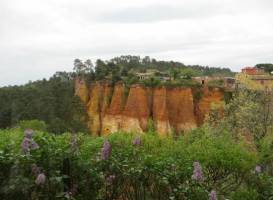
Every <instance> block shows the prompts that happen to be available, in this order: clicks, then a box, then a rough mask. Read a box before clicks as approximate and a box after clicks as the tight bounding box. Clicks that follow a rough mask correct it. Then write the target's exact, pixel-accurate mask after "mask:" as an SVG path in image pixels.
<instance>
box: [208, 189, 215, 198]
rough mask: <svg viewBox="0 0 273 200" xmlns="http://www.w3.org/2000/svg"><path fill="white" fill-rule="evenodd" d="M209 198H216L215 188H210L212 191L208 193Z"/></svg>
mask: <svg viewBox="0 0 273 200" xmlns="http://www.w3.org/2000/svg"><path fill="white" fill-rule="evenodd" d="M209 200H217V194H216V191H215V190H212V191H211V192H210V193H209Z"/></svg>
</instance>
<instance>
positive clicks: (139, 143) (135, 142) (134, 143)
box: [133, 136, 142, 146]
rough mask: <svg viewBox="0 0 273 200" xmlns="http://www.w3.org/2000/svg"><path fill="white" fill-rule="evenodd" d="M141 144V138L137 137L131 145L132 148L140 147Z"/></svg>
mask: <svg viewBox="0 0 273 200" xmlns="http://www.w3.org/2000/svg"><path fill="white" fill-rule="evenodd" d="M141 144H142V142H141V138H140V137H139V136H138V137H136V138H135V139H134V140H133V145H134V146H140V145H141Z"/></svg>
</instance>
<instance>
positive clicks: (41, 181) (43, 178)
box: [35, 173, 46, 185]
mask: <svg viewBox="0 0 273 200" xmlns="http://www.w3.org/2000/svg"><path fill="white" fill-rule="evenodd" d="M45 181H46V176H45V174H44V173H40V174H39V175H38V176H37V178H36V180H35V183H36V185H43V184H44V183H45Z"/></svg>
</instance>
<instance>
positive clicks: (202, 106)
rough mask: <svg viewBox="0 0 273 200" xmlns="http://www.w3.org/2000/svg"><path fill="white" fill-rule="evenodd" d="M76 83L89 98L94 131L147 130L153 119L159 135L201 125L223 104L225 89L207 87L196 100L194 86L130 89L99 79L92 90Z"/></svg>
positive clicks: (139, 87)
mask: <svg viewBox="0 0 273 200" xmlns="http://www.w3.org/2000/svg"><path fill="white" fill-rule="evenodd" d="M75 85H76V90H77V91H78V92H76V95H79V96H80V98H81V99H82V101H83V102H87V103H86V107H87V113H88V116H89V127H90V132H91V133H92V134H93V135H107V134H109V133H111V132H116V131H119V130H122V131H126V132H140V133H143V132H145V131H147V125H148V121H149V119H152V120H153V123H154V127H155V129H156V130H157V132H158V134H159V135H161V136H167V135H170V134H179V133H180V132H181V131H188V130H190V129H192V128H195V127H196V126H197V125H201V124H202V123H203V122H204V119H205V117H206V115H207V114H208V113H209V112H210V109H211V105H212V104H215V105H222V102H223V101H222V99H223V92H222V91H220V90H218V89H211V90H208V89H203V90H201V93H202V95H201V98H200V99H199V100H198V101H196V100H195V101H194V97H193V93H194V92H193V90H192V89H191V88H182V87H181V88H165V87H160V88H153V89H152V88H145V87H143V86H140V85H132V86H131V87H130V88H129V90H128V92H126V88H125V86H124V85H123V84H122V83H118V84H116V85H115V86H114V87H111V86H110V85H109V84H108V83H95V84H92V85H91V86H90V89H89V90H86V89H84V87H83V86H82V85H81V84H75ZM77 87H78V88H77ZM79 91H80V92H79Z"/></svg>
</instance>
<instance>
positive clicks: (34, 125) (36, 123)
mask: <svg viewBox="0 0 273 200" xmlns="http://www.w3.org/2000/svg"><path fill="white" fill-rule="evenodd" d="M18 125H19V127H20V128H21V129H22V130H25V129H33V130H36V131H46V128H47V125H46V123H45V122H44V121H40V120H36V119H34V120H22V121H20V122H19V123H18Z"/></svg>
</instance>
